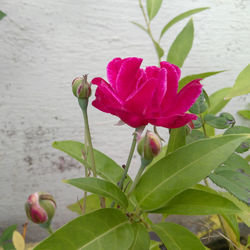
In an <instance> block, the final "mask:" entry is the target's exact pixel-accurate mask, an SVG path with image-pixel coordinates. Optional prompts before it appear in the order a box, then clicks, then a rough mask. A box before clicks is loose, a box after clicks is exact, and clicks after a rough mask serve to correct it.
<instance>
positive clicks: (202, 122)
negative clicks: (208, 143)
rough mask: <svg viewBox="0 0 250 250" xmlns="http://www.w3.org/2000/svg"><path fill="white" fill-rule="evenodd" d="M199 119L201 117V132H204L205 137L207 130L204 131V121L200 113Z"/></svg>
mask: <svg viewBox="0 0 250 250" xmlns="http://www.w3.org/2000/svg"><path fill="white" fill-rule="evenodd" d="M200 119H201V124H202V129H203V133H204V135H205V136H206V137H207V131H206V127H205V122H204V119H203V117H202V114H200Z"/></svg>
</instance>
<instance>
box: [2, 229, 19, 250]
mask: <svg viewBox="0 0 250 250" xmlns="http://www.w3.org/2000/svg"><path fill="white" fill-rule="evenodd" d="M16 227H17V225H11V226H9V227H8V228H6V229H5V230H4V231H3V233H2V235H1V236H0V245H1V244H2V243H3V242H5V241H8V240H11V239H12V234H13V232H14V231H15V230H16Z"/></svg>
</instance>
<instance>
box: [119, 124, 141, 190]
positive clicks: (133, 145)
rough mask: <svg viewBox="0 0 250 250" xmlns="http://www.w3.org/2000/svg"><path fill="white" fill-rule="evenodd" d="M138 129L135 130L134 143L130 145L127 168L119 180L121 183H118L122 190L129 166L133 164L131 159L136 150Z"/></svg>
mask: <svg viewBox="0 0 250 250" xmlns="http://www.w3.org/2000/svg"><path fill="white" fill-rule="evenodd" d="M136 131H137V129H136V130H135V132H134V136H133V141H132V144H131V147H130V151H129V155H128V159H127V162H126V165H125V169H124V172H123V175H122V178H121V180H120V181H119V184H118V187H119V188H120V189H121V190H122V189H123V184H124V181H125V179H126V177H127V174H128V170H129V167H130V164H131V161H132V157H133V155H134V152H135V146H136V137H137V133H136Z"/></svg>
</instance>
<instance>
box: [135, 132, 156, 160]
mask: <svg viewBox="0 0 250 250" xmlns="http://www.w3.org/2000/svg"><path fill="white" fill-rule="evenodd" d="M137 150H138V153H139V154H140V155H141V157H142V158H144V159H146V160H148V161H151V160H153V158H154V157H155V156H156V155H158V154H159V153H160V151H161V140H160V138H159V136H158V135H156V134H155V133H153V132H151V131H147V132H146V135H145V136H143V137H141V139H140V141H139V143H138V147H137Z"/></svg>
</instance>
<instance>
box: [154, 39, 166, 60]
mask: <svg viewBox="0 0 250 250" xmlns="http://www.w3.org/2000/svg"><path fill="white" fill-rule="evenodd" d="M153 42H154V46H155V50H156V53H157V55H158V58H159V59H161V58H162V57H163V55H164V50H163V49H162V47H161V46H160V45H159V43H157V42H156V41H153Z"/></svg>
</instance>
